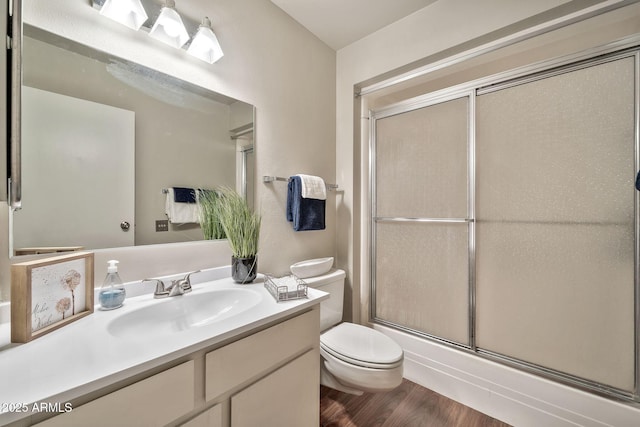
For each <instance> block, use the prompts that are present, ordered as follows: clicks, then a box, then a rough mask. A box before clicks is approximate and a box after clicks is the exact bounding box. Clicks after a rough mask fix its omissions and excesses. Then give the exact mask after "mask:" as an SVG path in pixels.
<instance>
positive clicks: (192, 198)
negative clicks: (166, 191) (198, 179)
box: [173, 187, 196, 203]
mask: <svg viewBox="0 0 640 427" xmlns="http://www.w3.org/2000/svg"><path fill="white" fill-rule="evenodd" d="M173 201H174V202H175V203H195V202H196V192H195V190H194V189H193V188H184V187H173Z"/></svg>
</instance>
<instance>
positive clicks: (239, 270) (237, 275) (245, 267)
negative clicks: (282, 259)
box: [231, 256, 258, 283]
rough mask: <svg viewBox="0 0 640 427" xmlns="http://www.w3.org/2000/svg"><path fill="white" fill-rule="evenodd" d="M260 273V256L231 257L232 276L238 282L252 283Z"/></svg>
mask: <svg viewBox="0 0 640 427" xmlns="http://www.w3.org/2000/svg"><path fill="white" fill-rule="evenodd" d="M257 273H258V257H257V256H253V257H249V258H236V257H234V256H232V257H231V277H232V278H233V281H234V282H236V283H251V282H253V281H254V280H255V278H256V274H257Z"/></svg>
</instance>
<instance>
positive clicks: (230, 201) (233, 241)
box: [201, 187, 261, 283]
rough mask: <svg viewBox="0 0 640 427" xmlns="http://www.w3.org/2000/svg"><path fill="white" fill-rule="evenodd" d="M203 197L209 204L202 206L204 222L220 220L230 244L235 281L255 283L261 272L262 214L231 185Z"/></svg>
mask: <svg viewBox="0 0 640 427" xmlns="http://www.w3.org/2000/svg"><path fill="white" fill-rule="evenodd" d="M203 199H204V200H203V201H202V202H204V203H203V204H204V205H206V206H204V207H203V208H202V209H201V212H202V216H203V219H202V220H201V222H202V223H204V224H211V223H214V222H216V221H217V222H218V223H219V224H220V227H221V229H222V231H223V232H224V235H225V236H226V238H227V241H228V242H229V246H230V247H231V253H232V256H231V277H232V278H233V280H234V281H235V282H236V283H251V282H253V280H254V279H255V278H256V274H257V271H258V238H259V237H260V222H261V218H260V215H258V214H256V213H255V212H253V211H252V210H251V208H249V206H248V205H247V201H246V200H245V199H244V197H242V196H241V195H240V194H238V193H237V192H236V191H235V190H233V189H231V188H228V187H223V188H221V189H220V191H219V192H218V193H216V195H215V196H210V195H205V196H204V198H203ZM202 202H201V203H202ZM203 230H204V226H203Z"/></svg>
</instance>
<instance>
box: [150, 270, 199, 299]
mask: <svg viewBox="0 0 640 427" xmlns="http://www.w3.org/2000/svg"><path fill="white" fill-rule="evenodd" d="M199 272H200V270H198V271H192V272H191V273H189V274H187V275H186V276H185V277H184V278H183V279H176V280H172V281H171V284H170V285H169V286H165V284H164V282H163V281H162V280H160V279H144V280H143V282H156V290H155V292H154V293H153V297H154V298H166V297H175V296H178V295H184V294H186V293H188V292H191V290H192V288H191V275H192V274H194V273H199Z"/></svg>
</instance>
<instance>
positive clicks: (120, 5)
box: [100, 0, 148, 31]
mask: <svg viewBox="0 0 640 427" xmlns="http://www.w3.org/2000/svg"><path fill="white" fill-rule="evenodd" d="M100 15H102V16H106V17H107V18H109V19H113V20H114V21H116V22H119V23H121V24H122V25H126V26H127V27H129V28H131V29H134V30H136V31H137V30H139V29H140V27H142V24H144V23H145V21H146V20H147V18H148V16H147V12H145V10H144V7H142V3H140V0H106V1H105V2H104V4H103V5H102V7H101V8H100Z"/></svg>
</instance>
